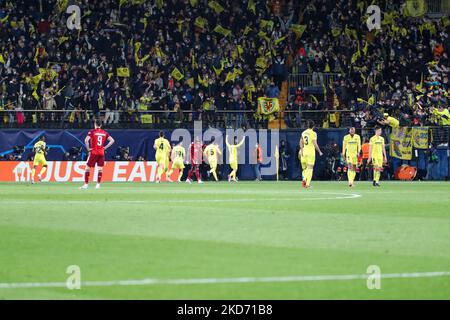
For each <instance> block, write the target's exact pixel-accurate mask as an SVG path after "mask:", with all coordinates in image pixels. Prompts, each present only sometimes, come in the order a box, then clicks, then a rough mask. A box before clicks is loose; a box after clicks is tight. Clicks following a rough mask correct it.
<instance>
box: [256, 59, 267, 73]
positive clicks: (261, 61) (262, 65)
mask: <svg viewBox="0 0 450 320" xmlns="http://www.w3.org/2000/svg"><path fill="white" fill-rule="evenodd" d="M256 66H257V67H259V68H260V69H263V70H265V69H267V63H266V58H264V57H259V58H257V59H256Z"/></svg>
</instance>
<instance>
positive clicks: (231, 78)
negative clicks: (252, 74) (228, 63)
mask: <svg viewBox="0 0 450 320" xmlns="http://www.w3.org/2000/svg"><path fill="white" fill-rule="evenodd" d="M236 76H237V74H236V73H235V72H234V70H233V71H230V72H228V73H227V77H226V78H225V82H228V81H234V79H236Z"/></svg>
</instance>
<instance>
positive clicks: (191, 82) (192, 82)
mask: <svg viewBox="0 0 450 320" xmlns="http://www.w3.org/2000/svg"><path fill="white" fill-rule="evenodd" d="M186 84H187V85H188V86H189V87H190V88H191V89H194V87H195V83H194V78H189V79H187V80H186Z"/></svg>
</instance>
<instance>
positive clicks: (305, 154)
mask: <svg viewBox="0 0 450 320" xmlns="http://www.w3.org/2000/svg"><path fill="white" fill-rule="evenodd" d="M307 126H308V129H306V130H305V131H303V132H302V136H301V138H300V151H299V153H300V157H301V163H302V167H306V169H305V170H304V172H303V181H302V186H303V187H304V188H309V187H310V186H311V180H312V176H313V170H314V164H315V163H316V150H317V152H319V154H320V155H321V156H322V155H323V153H322V151H321V150H320V148H319V145H318V144H317V134H316V133H315V132H314V122H313V121H311V120H308V122H307Z"/></svg>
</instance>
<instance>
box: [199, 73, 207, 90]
mask: <svg viewBox="0 0 450 320" xmlns="http://www.w3.org/2000/svg"><path fill="white" fill-rule="evenodd" d="M197 80H198V83H200V84H201V85H202V86H204V87H208V86H209V84H208V80H206V79H202V77H201V76H200V75H198V76H197Z"/></svg>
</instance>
